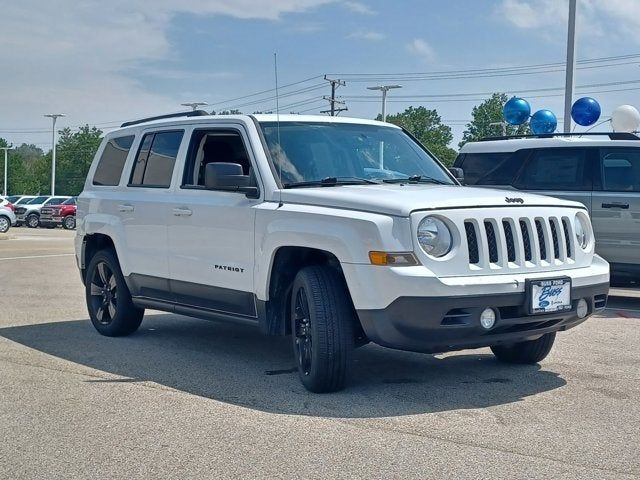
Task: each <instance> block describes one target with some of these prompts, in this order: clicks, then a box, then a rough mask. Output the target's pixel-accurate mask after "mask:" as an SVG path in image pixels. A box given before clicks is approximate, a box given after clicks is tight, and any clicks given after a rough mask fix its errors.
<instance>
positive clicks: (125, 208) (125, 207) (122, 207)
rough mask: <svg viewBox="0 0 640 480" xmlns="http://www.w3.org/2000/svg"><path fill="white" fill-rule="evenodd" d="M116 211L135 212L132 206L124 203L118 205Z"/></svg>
mask: <svg viewBox="0 0 640 480" xmlns="http://www.w3.org/2000/svg"><path fill="white" fill-rule="evenodd" d="M118 210H120V211H121V212H133V211H134V210H135V207H134V206H133V205H129V204H127V203H125V204H122V205H118Z"/></svg>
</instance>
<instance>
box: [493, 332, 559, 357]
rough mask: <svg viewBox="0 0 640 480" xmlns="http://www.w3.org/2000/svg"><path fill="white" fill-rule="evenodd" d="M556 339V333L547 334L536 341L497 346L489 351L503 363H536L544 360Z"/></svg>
mask: <svg viewBox="0 0 640 480" xmlns="http://www.w3.org/2000/svg"><path fill="white" fill-rule="evenodd" d="M555 339H556V333H555V332H552V333H547V334H545V335H543V336H542V337H540V338H538V339H537V340H530V341H528V342H518V343H514V344H511V345H497V346H495V347H491V351H492V352H493V354H494V355H495V356H496V358H497V359H498V360H500V361H501V362H505V363H525V364H533V363H538V362H540V361H542V360H544V359H545V357H546V356H547V355H549V352H550V351H551V348H552V347H553V343H554V341H555Z"/></svg>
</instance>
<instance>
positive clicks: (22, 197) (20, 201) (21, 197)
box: [11, 195, 36, 206]
mask: <svg viewBox="0 0 640 480" xmlns="http://www.w3.org/2000/svg"><path fill="white" fill-rule="evenodd" d="M14 196H15V197H18V199H17V200H16V201H15V202H11V203H13V204H14V205H16V206H17V205H24V204H25V203H29V202H30V201H31V200H33V199H34V198H36V195H14Z"/></svg>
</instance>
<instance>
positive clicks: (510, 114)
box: [502, 97, 531, 125]
mask: <svg viewBox="0 0 640 480" xmlns="http://www.w3.org/2000/svg"><path fill="white" fill-rule="evenodd" d="M502 115H503V116H504V119H505V120H506V122H507V123H508V124H510V125H522V124H523V123H524V122H526V121H527V120H528V119H529V115H531V106H530V105H529V102H527V101H526V100H525V99H523V98H519V97H511V98H510V99H509V101H508V102H507V103H505V104H504V108H503V109H502Z"/></svg>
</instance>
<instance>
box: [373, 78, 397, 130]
mask: <svg viewBox="0 0 640 480" xmlns="http://www.w3.org/2000/svg"><path fill="white" fill-rule="evenodd" d="M392 88H402V85H377V86H375V87H367V89H368V90H380V91H381V92H382V121H383V122H386V121H387V92H388V91H389V90H391V89H392Z"/></svg>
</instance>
